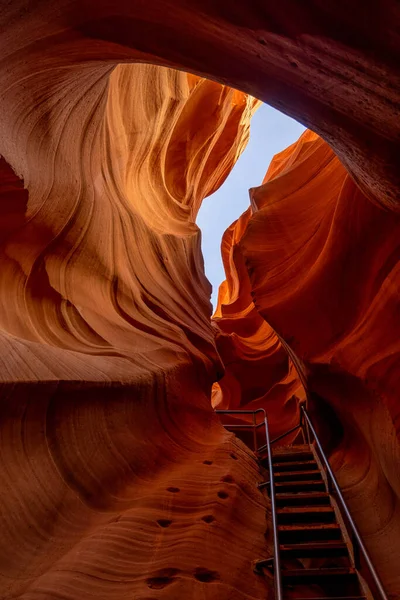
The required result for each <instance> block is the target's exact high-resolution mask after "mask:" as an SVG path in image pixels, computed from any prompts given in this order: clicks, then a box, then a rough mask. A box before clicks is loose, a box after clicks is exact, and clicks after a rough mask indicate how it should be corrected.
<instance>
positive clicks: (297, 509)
mask: <svg viewBox="0 0 400 600" xmlns="http://www.w3.org/2000/svg"><path fill="white" fill-rule="evenodd" d="M277 512H278V514H282V515H285V514H293V515H296V514H307V513H333V512H334V510H333V508H332V506H312V505H311V506H285V507H284V508H279V507H278V509H277Z"/></svg>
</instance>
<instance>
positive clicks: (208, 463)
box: [203, 460, 212, 465]
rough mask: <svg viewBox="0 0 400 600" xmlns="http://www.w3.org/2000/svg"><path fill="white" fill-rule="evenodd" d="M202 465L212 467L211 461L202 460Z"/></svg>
mask: <svg viewBox="0 0 400 600" xmlns="http://www.w3.org/2000/svg"><path fill="white" fill-rule="evenodd" d="M203 465H212V460H203Z"/></svg>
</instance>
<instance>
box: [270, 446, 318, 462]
mask: <svg viewBox="0 0 400 600" xmlns="http://www.w3.org/2000/svg"><path fill="white" fill-rule="evenodd" d="M309 460H314V455H313V453H312V452H311V450H309V449H307V450H302V451H297V452H278V451H277V450H275V452H274V453H273V455H272V462H273V463H280V462H285V463H286V462H307V461H309Z"/></svg>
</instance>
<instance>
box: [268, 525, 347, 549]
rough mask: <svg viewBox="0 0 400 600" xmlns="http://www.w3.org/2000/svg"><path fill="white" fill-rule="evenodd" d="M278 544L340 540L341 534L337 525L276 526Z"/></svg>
mask: <svg viewBox="0 0 400 600" xmlns="http://www.w3.org/2000/svg"><path fill="white" fill-rule="evenodd" d="M278 537H279V542H280V543H281V544H283V545H285V544H286V543H288V544H296V543H301V542H316V541H327V540H341V539H342V532H341V530H340V527H339V525H338V524H337V523H324V524H321V525H320V524H318V525H314V524H304V525H278Z"/></svg>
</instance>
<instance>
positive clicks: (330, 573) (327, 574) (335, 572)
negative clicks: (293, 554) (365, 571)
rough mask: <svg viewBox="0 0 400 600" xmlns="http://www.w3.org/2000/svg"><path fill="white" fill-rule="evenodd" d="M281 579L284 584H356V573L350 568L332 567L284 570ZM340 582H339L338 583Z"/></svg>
mask: <svg viewBox="0 0 400 600" xmlns="http://www.w3.org/2000/svg"><path fill="white" fill-rule="evenodd" d="M282 579H283V580H284V582H285V583H286V584H303V583H306V584H307V583H312V584H322V585H325V584H330V582H333V583H335V584H338V583H340V584H341V585H345V584H346V583H347V582H348V583H353V582H356V583H358V578H357V572H356V571H355V569H353V568H352V567H340V568H337V567H334V568H332V569H328V568H323V569H284V570H282ZM339 580H340V582H339Z"/></svg>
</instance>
